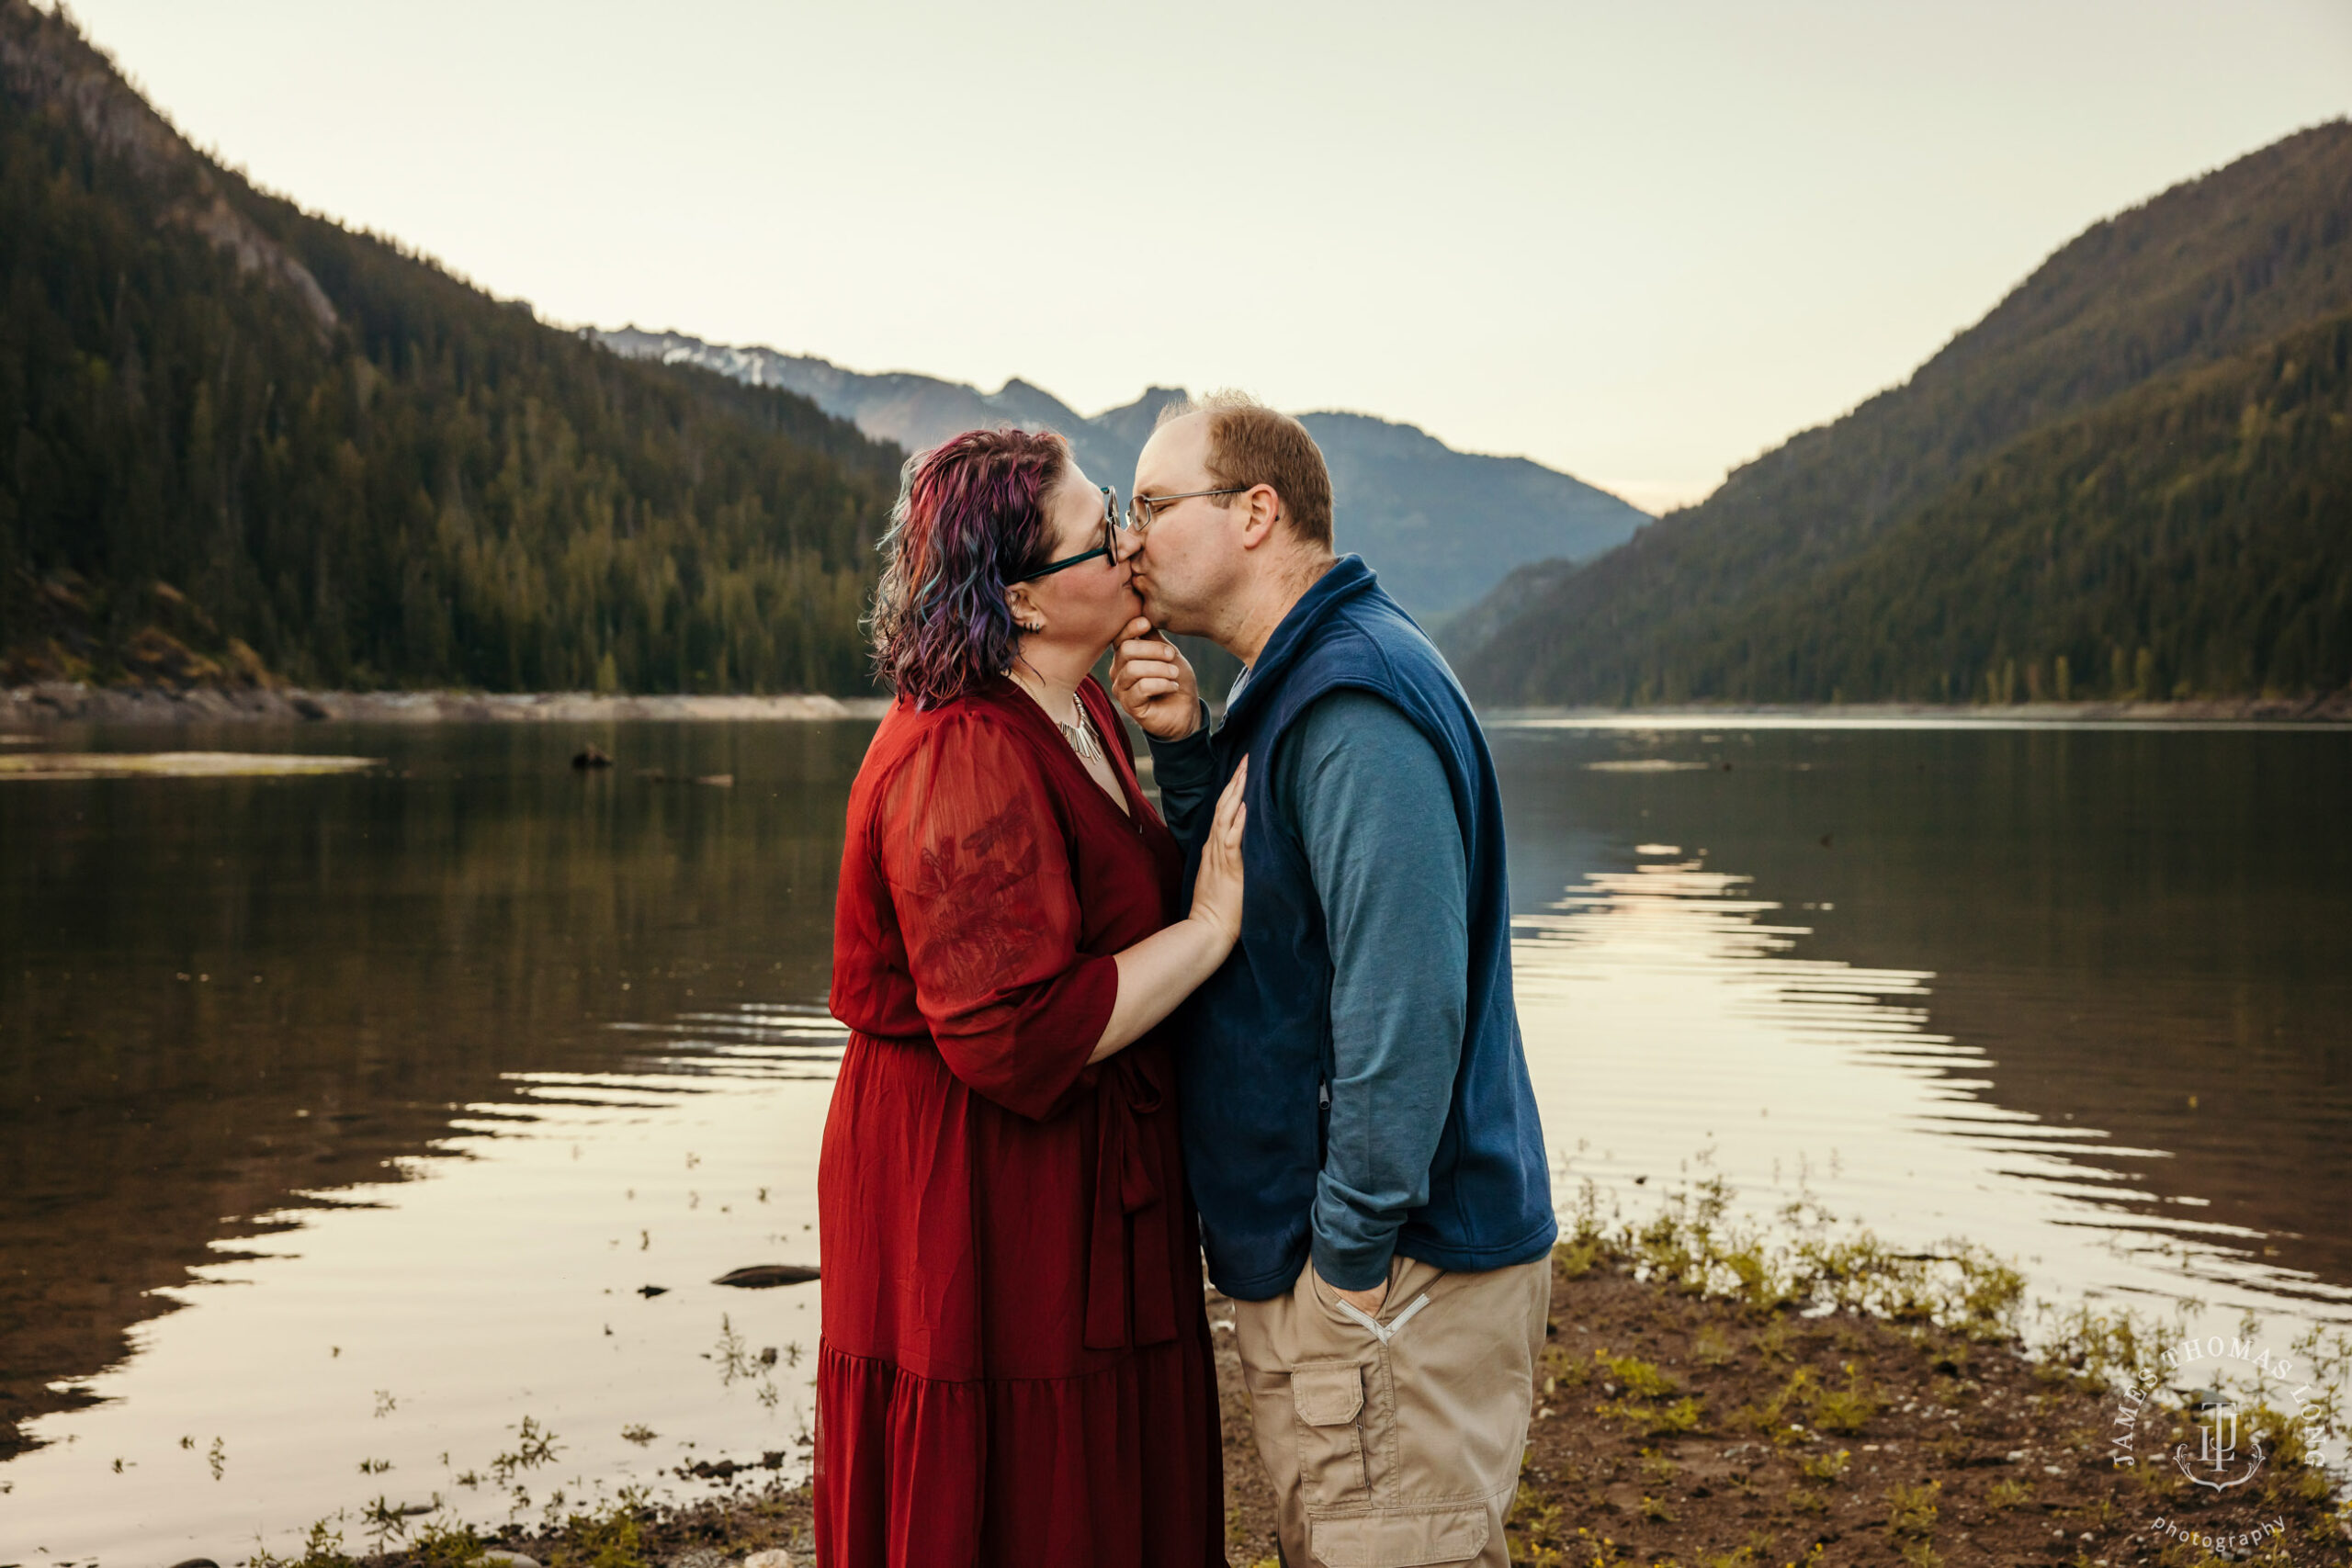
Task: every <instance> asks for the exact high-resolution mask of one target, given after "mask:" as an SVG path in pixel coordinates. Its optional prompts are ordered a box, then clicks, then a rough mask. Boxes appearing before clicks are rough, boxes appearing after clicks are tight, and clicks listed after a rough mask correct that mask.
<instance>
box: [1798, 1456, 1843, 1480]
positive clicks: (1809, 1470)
mask: <svg viewBox="0 0 2352 1568" xmlns="http://www.w3.org/2000/svg"><path fill="white" fill-rule="evenodd" d="M1853 1458H1854V1456H1853V1455H1852V1454H1850V1453H1848V1452H1847V1451H1846V1450H1844V1449H1839V1450H1838V1451H1837V1452H1836V1453H1834V1454H1807V1455H1806V1456H1805V1457H1804V1458H1803V1459H1801V1460H1799V1461H1797V1473H1798V1474H1800V1475H1802V1476H1804V1478H1805V1479H1806V1480H1807V1481H1822V1482H1828V1481H1835V1480H1837V1479H1838V1477H1839V1476H1841V1475H1843V1474H1845V1473H1846V1466H1847V1465H1848V1464H1849V1463H1851V1462H1852V1461H1853Z"/></svg>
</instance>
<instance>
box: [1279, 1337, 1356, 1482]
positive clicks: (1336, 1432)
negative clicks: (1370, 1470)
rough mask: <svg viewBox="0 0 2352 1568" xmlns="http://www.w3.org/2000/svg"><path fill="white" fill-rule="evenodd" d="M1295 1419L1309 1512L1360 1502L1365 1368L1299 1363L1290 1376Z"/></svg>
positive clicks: (1341, 1363)
mask: <svg viewBox="0 0 2352 1568" xmlns="http://www.w3.org/2000/svg"><path fill="white" fill-rule="evenodd" d="M1290 1397H1291V1405H1292V1408H1293V1409H1294V1410H1295V1412H1296V1413H1297V1416H1298V1423H1297V1431H1296V1437H1297V1442H1298V1479H1299V1485H1300V1489H1301V1490H1302V1491H1303V1492H1304V1493H1305V1494H1306V1501H1307V1503H1308V1505H1309V1506H1329V1505H1331V1504H1335V1503H1340V1502H1344V1501H1346V1500H1348V1499H1349V1498H1350V1497H1351V1496H1355V1497H1361V1496H1362V1495H1363V1494H1364V1493H1365V1492H1367V1491H1368V1490H1369V1489H1370V1485H1371V1483H1370V1480H1369V1478H1368V1477H1367V1475H1366V1474H1365V1472H1364V1459H1363V1427H1361V1426H1360V1425H1359V1424H1358V1420H1357V1418H1358V1417H1359V1416H1362V1415H1363V1367H1362V1366H1360V1365H1359V1364H1357V1363H1356V1362H1354V1361H1299V1362H1296V1363H1295V1364H1294V1365H1293V1366H1292V1368H1291V1371H1290Z"/></svg>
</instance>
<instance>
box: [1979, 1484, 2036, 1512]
mask: <svg viewBox="0 0 2352 1568" xmlns="http://www.w3.org/2000/svg"><path fill="white" fill-rule="evenodd" d="M2032 1496H2033V1488H2032V1487H2031V1486H2029V1485H2028V1484H2026V1483H2024V1482H2022V1481H1996V1482H1995V1483H1993V1485H1992V1487H1991V1489H1990V1490H1989V1491H1987V1492H1986V1493H1985V1506H1986V1507H1988V1508H1990V1509H1992V1510H1993V1511H1994V1512H1995V1513H1996V1514H1997V1513H2002V1512H2006V1511H2007V1510H2008V1509H2010V1508H2022V1507H2024V1506H2025V1505H2026V1504H2027V1502H2028V1501H2029V1500H2030V1499H2031V1498H2032Z"/></svg>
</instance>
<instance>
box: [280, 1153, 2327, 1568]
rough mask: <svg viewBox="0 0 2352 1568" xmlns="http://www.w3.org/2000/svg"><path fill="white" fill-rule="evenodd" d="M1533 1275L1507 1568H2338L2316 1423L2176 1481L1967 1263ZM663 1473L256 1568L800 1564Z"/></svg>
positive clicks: (2066, 1348) (1991, 1268)
mask: <svg viewBox="0 0 2352 1568" xmlns="http://www.w3.org/2000/svg"><path fill="white" fill-rule="evenodd" d="M1553 1261H1554V1278H1553V1287H1554V1294H1553V1305H1552V1312H1551V1328H1550V1342H1549V1344H1548V1346H1547V1347H1546V1348H1545V1350H1544V1356H1543V1361H1542V1365H1541V1366H1540V1367H1539V1369H1538V1371H1537V1374H1536V1376H1537V1387H1536V1389H1535V1392H1534V1398H1533V1411H1532V1426H1531V1427H1530V1429H1529V1434H1528V1444H1527V1450H1526V1457H1525V1461H1524V1463H1523V1466H1522V1469H1521V1483H1520V1491H1519V1496H1518V1500H1517V1504H1516V1506H1515V1508H1514V1510H1513V1512H1512V1516H1511V1520H1510V1552H1511V1561H1512V1562H1515V1563H1519V1564H1522V1565H1524V1568H1632V1565H1635V1564H1642V1565H1646V1568H1768V1565H1774V1564H1788V1565H1792V1568H1832V1565H1843V1564H1858V1565H1859V1564H1865V1563H1870V1564H1879V1563H1899V1564H1903V1565H1905V1568H1942V1565H1945V1564H1950V1565H1951V1568H1961V1565H1963V1564H1965V1565H1975V1564H1985V1565H1988V1568H1989V1565H1998V1568H2013V1565H2015V1564H2019V1563H2047V1564H2053V1565H2054V1564H2066V1565H2071V1568H2118V1565H2120V1564H2125V1563H2135V1564H2139V1563H2144V1564H2159V1565H2162V1568H2219V1565H2220V1564H2222V1563H2254V1564H2257V1565H2261V1568H2286V1565H2289V1564H2295V1565H2311V1564H2346V1563H2352V1510H2347V1507H2346V1505H2345V1504H2344V1503H2343V1502H2342V1500H2341V1499H2340V1498H2339V1497H2338V1495H2337V1494H2336V1492H2335V1483H2334V1482H2333V1481H2332V1480H2331V1477H2330V1476H2329V1474H2328V1473H2327V1472H2325V1471H2324V1470H2323V1469H2322V1468H2320V1466H2319V1465H2318V1464H2317V1463H2316V1462H2315V1461H2314V1460H2313V1459H2312V1454H2311V1451H2310V1447H2309V1443H2308V1441H2307V1437H2306V1434H2308V1433H2312V1432H2313V1431H2315V1430H2317V1427H2316V1418H2315V1417H2307V1418H2306V1419H2304V1420H2303V1421H2302V1422H2301V1423H2300V1424H2299V1423H2298V1422H2296V1421H2295V1420H2294V1419H2292V1418H2291V1417H2290V1416H2289V1415H2287V1414H2285V1413H2280V1412H2275V1411H2269V1410H2266V1409H2264V1408H2262V1407H2260V1406H2259V1405H2256V1404H2245V1405H2242V1406H2241V1407H2240V1410H2239V1416H2240V1419H2241V1421H2242V1424H2243V1426H2242V1432H2243V1435H2244V1436H2246V1437H2252V1436H2255V1435H2257V1434H2259V1435H2261V1436H2262V1437H2263V1438H2265V1439H2266V1440H2267V1443H2268V1445H2269V1446H2268V1450H2267V1453H2265V1454H2262V1455H2260V1456H2258V1457H2259V1461H2260V1462H2259V1464H2258V1465H2257V1467H2256V1472H2253V1473H2252V1474H2251V1475H2250V1478H2249V1479H2248V1480H2247V1481H2245V1483H2242V1484H2239V1485H2236V1486H2232V1487H2222V1486H2211V1485H2208V1484H2204V1483H2195V1482H2193V1481H2192V1480H2191V1479H2189V1478H2188V1473H2187V1472H2186V1471H2184V1469H2183V1468H2182V1466H2181V1465H2180V1464H2179V1463H2178V1462H2177V1459H2178V1456H2179V1455H2180V1454H2181V1453H2184V1452H2186V1453H2188V1454H2190V1455H2194V1454H2195V1453H2196V1451H2197V1445H2198V1441H2199V1421H2200V1419H2204V1418H2205V1417H2201V1416H2200V1415H2199V1411H2198V1410H2197V1409H2196V1408H2195V1407H2194V1402H2195V1401H2196V1400H2197V1399H2198V1398H2199V1397H2200V1396H2203V1397H2209V1398H2210V1397H2211V1393H2210V1391H2206V1390H2189V1389H2183V1388H2176V1387H2172V1386H2169V1384H2170V1383H2173V1382H2178V1381H2179V1378H2180V1377H2181V1376H2184V1375H2186V1374H2176V1373H2173V1372H2170V1371H2166V1370H2165V1362H2164V1358H2163V1356H2162V1353H2161V1346H2162V1345H2163V1343H2164V1342H2165V1341H2164V1339H2163V1337H2162V1334H2161V1332H2160V1331H2159V1330H2157V1329H2156V1328H2155V1326H2154V1325H2150V1324H2147V1323H2143V1322H2135V1321H2133V1320H2131V1319H2128V1318H2101V1317H2098V1316H2095V1315H2092V1314H2087V1313H2085V1312H2079V1311H2078V1312H2075V1313H2074V1314H2069V1315H2066V1316H2064V1317H2063V1318H2061V1319H2058V1320H2056V1321H2054V1322H2052V1323H2048V1324H2045V1325H2043V1331H2042V1332H2040V1333H2038V1334H2036V1335H2035V1336H2034V1337H2033V1342H2032V1345H2031V1347H2029V1343H2028V1340H2027V1338H2026V1337H2025V1336H2024V1333H2023V1329H2022V1323H2021V1320H2022V1317H2023V1314H2024V1313H2025V1311H2026V1308H2025V1303H2024V1285H2023V1281H2022V1280H2021V1279H2020V1278H2019V1276H2018V1275H2017V1274H2016V1273H2015V1272H2014V1271H2012V1270H2011V1269H2007V1267H2005V1266H2003V1265H2002V1264H2000V1263H1999V1262H1998V1261H1997V1260H1995V1259H1992V1258H1988V1257H1986V1256H1985V1255H1984V1254H1982V1253H1981V1252H1978V1251H1976V1250H1974V1249H1973V1248H1970V1247H1964V1246H1955V1245H1950V1244H1947V1246H1946V1247H1944V1249H1943V1250H1941V1251H1939V1252H1938V1253H1934V1254H1920V1253H1898V1252H1893V1251H1890V1250H1888V1249H1886V1248H1885V1247H1883V1246H1882V1245H1881V1244H1879V1243H1877V1242H1875V1241H1873V1240H1871V1238H1870V1237H1868V1236H1867V1235H1858V1234H1852V1233H1836V1234H1833V1233H1831V1232H1829V1231H1828V1230H1826V1228H1825V1229H1818V1230H1816V1231H1815V1232H1814V1233H1812V1234H1810V1235H1801V1236H1799V1237H1797V1238H1796V1239H1795V1240H1793V1241H1790V1240H1786V1239H1783V1240H1781V1241H1778V1242H1768V1241H1766V1240H1763V1239H1761V1238H1760V1237H1759V1235H1758V1233H1756V1232H1753V1231H1750V1230H1745V1229H1743V1228H1741V1227H1740V1226H1738V1225H1737V1224H1734V1223H1731V1222H1728V1221H1727V1220H1726V1218H1725V1211H1724V1203H1723V1201H1722V1194H1721V1191H1720V1189H1715V1190H1709V1189H1705V1188H1702V1189H1700V1190H1697V1191H1696V1192H1694V1193H1692V1194H1691V1195H1689V1196H1688V1197H1686V1198H1683V1199H1679V1200H1678V1201H1675V1202H1674V1203H1672V1204H1670V1205H1669V1206H1668V1209H1667V1210H1666V1211H1665V1212H1664V1213H1661V1214H1659V1215H1657V1216H1656V1217H1654V1218H1652V1219H1649V1220H1646V1221H1645V1222H1642V1223H1640V1224H1633V1223H1625V1224H1614V1225H1611V1224H1602V1223H1600V1220H1599V1218H1598V1216H1597V1214H1596V1212H1595V1208H1594V1205H1593V1204H1592V1202H1591V1201H1589V1198H1588V1201H1587V1202H1586V1203H1585V1204H1584V1206H1583V1207H1582V1208H1581V1209H1580V1211H1579V1213H1578V1214H1577V1217H1576V1219H1575V1220H1574V1222H1573V1223H1572V1225H1571V1227H1570V1230H1569V1234H1568V1235H1566V1239H1564V1240H1563V1241H1562V1243H1561V1244H1560V1246H1559V1247H1557V1248H1556V1249H1555V1254H1554V1260H1553ZM1208 1304H1209V1316H1210V1323H1211V1327H1212V1330H1213V1333H1214V1336H1215V1338H1216V1346H1217V1372H1218V1384H1219V1393H1220V1395H1221V1398H1222V1401H1223V1406H1224V1409H1223V1416H1224V1435H1225V1463H1226V1504H1227V1553H1228V1556H1229V1557H1230V1560H1231V1562H1233V1563H1234V1564H1235V1568H1273V1565H1274V1564H1275V1563H1276V1561H1277V1560H1276V1556H1275V1549H1274V1543H1273V1516H1272V1495H1271V1493H1270V1491H1269V1489H1268V1487H1267V1484H1266V1482H1265V1478H1264V1474H1263V1472H1262V1471H1261V1468H1260V1466H1259V1464H1258V1461H1257V1455H1256V1451H1255V1449H1254V1447H1253V1444H1252V1440H1251V1437H1250V1421H1249V1415H1248V1405H1247V1401H1246V1399H1245V1397H1244V1395H1243V1393H1242V1389H1241V1382H1240V1373H1239V1367H1238V1362H1237V1360H1236V1358H1235V1355H1234V1351H1233V1332H1232V1321H1231V1318H1232V1314H1231V1311H1230V1303H1227V1302H1225V1301H1224V1299H1223V1298H1222V1297H1219V1296H1217V1295H1216V1294H1215V1293H1214V1292H1211V1294H1210V1296H1209V1299H1208ZM2298 1353H2299V1354H2301V1348H2300V1347H2299V1348H2298ZM2334 1354H2335V1355H2337V1356H2339V1357H2340V1356H2342V1355H2344V1354H2346V1352H2345V1350H2344V1349H2343V1348H2342V1347H2338V1348H2336V1350H2335V1352H2334ZM2334 1370H2335V1371H2342V1370H2343V1369H2342V1368H2341V1367H2340V1366H2336V1367H2335V1368H2334ZM2304 1375H2316V1374H2304ZM2127 1417H2128V1419H2127ZM778 1457H780V1456H767V1458H768V1459H770V1460H773V1459H775V1458H778ZM2123 1460H2129V1461H2131V1462H2129V1463H2125V1462H2120V1461H2123ZM680 1473H681V1476H682V1478H690V1479H696V1480H703V1481H705V1482H706V1483H707V1484H708V1485H709V1486H710V1487H711V1488H712V1495H709V1496H708V1497H706V1498H704V1499H702V1500H699V1501H696V1502H694V1503H691V1504H685V1505H679V1506H648V1505H644V1504H641V1503H631V1502H624V1503H622V1504H619V1505H616V1506H607V1507H605V1508H602V1509H599V1510H595V1511H592V1512H589V1513H582V1514H574V1515H572V1516H571V1517H569V1518H567V1519H566V1520H564V1521H563V1522H562V1523H561V1524H560V1525H553V1526H548V1527H542V1528H540V1529H521V1528H510V1529H504V1530H502V1531H498V1532H495V1533H492V1534H476V1533H475V1532H473V1531H471V1530H468V1529H462V1528H459V1527H456V1526H447V1527H440V1528H435V1527H434V1526H432V1525H431V1524H430V1522H429V1521H428V1522H426V1524H425V1525H424V1528H423V1529H421V1530H420V1531H419V1532H418V1533H416V1534H415V1535H413V1536H411V1537H408V1538H407V1539H406V1540H405V1541H404V1543H403V1544H402V1545H401V1547H399V1548H398V1549H395V1550H393V1551H389V1552H385V1553H383V1554H380V1555H376V1556H368V1557H360V1558H357V1559H356V1560H355V1559H354V1558H353V1557H349V1556H345V1555H344V1554H343V1551H342V1548H341V1546H340V1543H339V1541H337V1540H334V1536H333V1532H332V1530H331V1529H330V1528H329V1527H328V1526H326V1525H322V1526H321V1527H320V1528H319V1529H318V1530H317V1531H314V1532H313V1538H312V1550H311V1551H310V1552H309V1553H307V1554H306V1555H304V1556H302V1557H300V1558H281V1559H276V1560H272V1561H273V1562H275V1563H276V1564H277V1568H294V1565H296V1564H300V1568H353V1565H354V1564H355V1561H356V1562H357V1563H364V1564H366V1565H367V1568H458V1565H460V1564H468V1563H490V1562H503V1563H506V1564H508V1565H509V1568H520V1565H519V1563H518V1562H517V1559H518V1558H520V1559H526V1560H527V1561H528V1562H531V1563H534V1564H538V1565H540V1568H575V1565H577V1568H589V1565H594V1568H792V1565H797V1568H809V1564H810V1563H812V1562H814V1561H815V1559H814V1556H813V1551H812V1548H813V1540H812V1537H811V1534H810V1529H809V1496H808V1492H807V1488H806V1487H805V1485H787V1484H786V1483H784V1482H783V1481H782V1480H781V1478H779V1477H776V1476H775V1474H774V1473H773V1466H772V1465H769V1464H766V1463H764V1462H763V1464H762V1465H759V1466H752V1465H741V1466H739V1465H734V1464H729V1463H726V1462H719V1463H709V1462H706V1463H704V1464H702V1465H699V1466H697V1467H696V1468H695V1470H694V1472H692V1474H691V1476H687V1474H686V1472H680ZM257 1561H258V1560H257Z"/></svg>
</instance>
